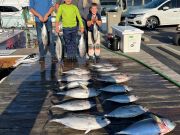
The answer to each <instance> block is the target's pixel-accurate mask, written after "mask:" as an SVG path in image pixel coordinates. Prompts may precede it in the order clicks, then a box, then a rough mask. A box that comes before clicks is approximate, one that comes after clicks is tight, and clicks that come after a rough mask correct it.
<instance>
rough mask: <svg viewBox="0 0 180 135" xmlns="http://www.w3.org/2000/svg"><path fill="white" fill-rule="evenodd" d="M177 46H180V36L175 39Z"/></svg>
mask: <svg viewBox="0 0 180 135" xmlns="http://www.w3.org/2000/svg"><path fill="white" fill-rule="evenodd" d="M175 44H176V45H180V34H177V35H176V37H175Z"/></svg>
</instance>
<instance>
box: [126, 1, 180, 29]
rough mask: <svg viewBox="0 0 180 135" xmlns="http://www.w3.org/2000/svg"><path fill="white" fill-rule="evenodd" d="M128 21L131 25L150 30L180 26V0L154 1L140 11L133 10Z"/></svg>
mask: <svg viewBox="0 0 180 135" xmlns="http://www.w3.org/2000/svg"><path fill="white" fill-rule="evenodd" d="M127 21H128V23H129V24H130V25H134V26H140V27H147V28H149V29H154V28H156V27H157V26H160V25H176V24H180V0H152V1H151V2H149V3H147V4H146V5H145V6H143V7H141V8H139V9H134V10H131V11H130V12H129V14H128V17H127Z"/></svg>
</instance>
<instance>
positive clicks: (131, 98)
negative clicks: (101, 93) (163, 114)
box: [106, 95, 139, 103]
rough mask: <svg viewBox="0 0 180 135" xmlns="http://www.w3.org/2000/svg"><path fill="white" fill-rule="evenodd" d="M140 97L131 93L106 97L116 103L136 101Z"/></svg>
mask: <svg viewBox="0 0 180 135" xmlns="http://www.w3.org/2000/svg"><path fill="white" fill-rule="evenodd" d="M138 99H139V97H137V96H134V95H131V96H128V95H117V96H113V97H111V98H109V99H106V100H108V101H113V102H116V103H130V102H135V101H137V100H138Z"/></svg>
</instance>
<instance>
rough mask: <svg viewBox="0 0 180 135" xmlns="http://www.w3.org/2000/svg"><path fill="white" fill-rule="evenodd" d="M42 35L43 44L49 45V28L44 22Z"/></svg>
mask: <svg viewBox="0 0 180 135" xmlns="http://www.w3.org/2000/svg"><path fill="white" fill-rule="evenodd" d="M41 36H42V42H43V45H44V46H47V45H48V33H47V29H46V25H45V24H43V27H42V32H41Z"/></svg>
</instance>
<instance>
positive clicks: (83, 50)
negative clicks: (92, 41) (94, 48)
mask: <svg viewBox="0 0 180 135" xmlns="http://www.w3.org/2000/svg"><path fill="white" fill-rule="evenodd" d="M78 48H79V55H80V57H81V58H82V57H84V56H85V55H86V43H85V40H84V34H81V38H80V40H79V46H78Z"/></svg>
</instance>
